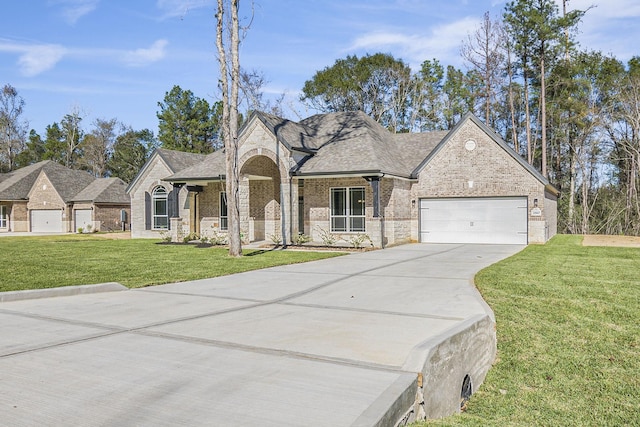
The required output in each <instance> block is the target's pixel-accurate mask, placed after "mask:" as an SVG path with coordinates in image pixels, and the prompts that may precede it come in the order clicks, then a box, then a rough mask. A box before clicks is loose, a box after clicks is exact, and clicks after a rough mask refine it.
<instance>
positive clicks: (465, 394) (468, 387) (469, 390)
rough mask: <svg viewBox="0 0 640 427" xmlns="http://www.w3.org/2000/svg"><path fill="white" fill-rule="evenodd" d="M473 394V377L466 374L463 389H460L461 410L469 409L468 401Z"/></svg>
mask: <svg viewBox="0 0 640 427" xmlns="http://www.w3.org/2000/svg"><path fill="white" fill-rule="evenodd" d="M472 394H473V386H472V384H471V377H470V376H469V375H465V376H464V379H463V380H462V390H461V391H460V411H464V410H465V409H467V402H469V398H470V397H471V395H472Z"/></svg>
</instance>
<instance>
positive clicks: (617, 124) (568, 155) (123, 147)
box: [0, 0, 640, 235]
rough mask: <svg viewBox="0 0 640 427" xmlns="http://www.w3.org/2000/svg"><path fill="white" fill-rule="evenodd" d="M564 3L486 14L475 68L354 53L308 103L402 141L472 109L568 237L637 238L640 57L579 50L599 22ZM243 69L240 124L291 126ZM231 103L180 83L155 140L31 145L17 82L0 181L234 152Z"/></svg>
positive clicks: (9, 97) (106, 135) (103, 128)
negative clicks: (585, 26) (29, 169)
mask: <svg viewBox="0 0 640 427" xmlns="http://www.w3.org/2000/svg"><path fill="white" fill-rule="evenodd" d="M567 3H568V1H567V0H564V1H563V2H562V8H560V7H559V6H558V5H557V4H556V2H555V1H554V0H514V1H511V2H509V3H507V5H506V6H505V9H504V11H503V14H502V16H500V17H491V16H490V15H489V14H488V13H487V14H485V15H484V16H483V19H482V20H481V23H480V25H479V26H478V28H476V29H475V30H474V31H472V32H471V33H469V34H468V35H467V37H466V38H465V39H464V40H463V41H462V43H461V47H460V54H461V56H462V58H463V60H464V63H465V67H464V69H458V68H456V67H454V66H451V65H446V66H445V65H443V64H442V63H441V62H440V61H439V60H438V59H436V58H432V59H427V60H425V61H423V62H422V64H421V65H420V67H419V69H418V70H412V69H411V67H410V66H409V65H408V64H406V63H405V62H404V61H403V60H402V59H399V58H395V57H394V56H393V55H391V54H389V53H375V54H367V55H364V56H362V57H358V56H356V55H350V56H347V57H346V58H342V59H338V60H336V61H335V63H334V64H333V65H331V66H328V67H326V68H324V69H322V70H319V71H318V72H316V73H315V75H314V76H313V77H312V78H311V79H309V80H308V81H306V82H305V84H304V87H303V88H302V95H301V97H300V101H301V102H302V103H303V104H305V105H306V106H307V107H309V108H311V109H314V110H316V111H318V112H335V111H352V110H361V111H363V112H365V113H367V114H369V115H370V116H371V117H373V118H374V119H375V120H377V121H378V122H379V123H381V124H382V125H383V126H385V127H386V128H387V129H389V130H390V131H391V132H425V131H430V130H446V129H451V128H452V127H453V126H454V125H455V124H456V123H457V122H458V121H459V120H460V118H461V117H462V116H463V115H464V114H465V113H466V112H468V111H472V112H473V113H474V114H476V115H477V116H478V117H480V118H482V120H483V121H485V123H486V124H487V125H488V126H489V127H490V128H492V129H494V130H496V131H497V132H498V133H499V134H500V135H501V136H502V137H503V138H504V140H505V141H507V142H508V143H509V144H510V145H511V147H512V148H513V149H514V150H515V151H516V152H517V153H518V154H519V155H521V156H522V157H523V159H525V160H526V161H527V162H529V163H530V164H532V165H533V166H534V167H536V168H537V169H538V170H540V171H541V173H542V174H543V175H544V176H545V177H547V178H548V179H549V180H550V182H551V183H552V184H553V185H555V186H556V187H557V188H558V189H559V190H560V191H561V193H562V196H561V198H560V201H559V229H560V231H561V232H569V233H606V234H629V235H640V200H639V199H638V188H639V187H640V56H637V57H634V58H632V59H631V60H630V61H628V62H627V63H623V62H622V61H620V60H618V59H616V58H615V57H612V56H609V55H606V54H604V53H602V52H598V51H591V50H588V49H583V48H580V47H579V46H578V45H577V44H576V42H575V34H576V31H577V30H578V26H579V24H580V22H581V19H582V18H583V16H584V15H585V13H589V11H581V10H567ZM218 7H219V10H223V9H224V8H223V6H221V5H218ZM236 7H237V4H235V3H234V4H233V5H231V6H230V8H229V9H230V10H231V11H233V10H234V8H236ZM216 16H217V17H218V16H222V14H220V15H216ZM217 21H218V20H217ZM218 47H219V48H220V46H218ZM231 56H232V55H231ZM236 67H237V71H236V75H235V76H233V75H232V73H231V72H230V71H229V70H227V73H228V75H230V76H232V77H234V80H235V81H237V83H238V85H239V93H238V95H237V97H239V98H240V99H239V100H236V101H235V103H236V104H241V105H242V106H243V108H244V111H245V115H244V116H243V115H242V114H238V116H237V117H234V119H233V120H234V123H235V122H237V124H238V125H240V124H241V123H242V121H243V120H244V118H246V117H247V116H248V112H250V111H252V110H263V111H268V112H271V113H274V114H278V115H282V108H281V104H282V101H283V97H281V98H279V99H278V100H276V101H275V103H273V104H271V103H270V102H269V101H266V100H265V99H263V92H262V88H263V86H264V85H265V84H266V83H267V82H266V79H265V77H264V76H263V75H262V74H261V73H260V72H258V71H245V70H242V68H240V64H239V63H238V64H236V65H235V66H234V67H230V69H231V70H235V69H236ZM221 72H222V71H221ZM223 101H224V97H223ZM223 101H220V102H214V103H213V104H209V103H208V102H207V101H206V100H205V99H202V98H198V97H196V96H195V95H194V94H193V93H192V92H191V91H189V90H183V89H182V88H180V87H179V86H174V87H173V88H172V89H171V90H170V91H168V92H166V93H165V98H164V100H163V101H162V102H159V103H158V107H159V111H158V112H157V117H158V120H159V126H158V137H157V139H156V138H154V135H153V132H151V131H150V130H147V129H145V130H141V131H135V130H133V129H131V128H130V127H127V126H123V125H122V124H121V123H119V122H118V121H116V120H115V119H111V120H102V119H99V120H95V121H94V122H93V123H92V128H91V129H90V130H89V131H88V132H85V131H84V130H83V129H82V126H81V123H82V116H81V115H80V114H79V113H78V112H77V111H74V112H72V113H70V114H67V115H65V117H64V118H63V119H62V120H61V121H60V122H59V123H53V124H52V125H50V126H47V129H46V131H45V135H44V137H41V136H40V135H38V134H37V133H35V131H33V130H32V131H31V132H30V133H29V135H28V136H27V135H26V129H27V125H26V124H25V123H24V122H23V121H21V120H20V116H21V114H22V109H23V107H24V101H23V100H22V99H21V98H20V96H19V95H18V94H17V91H16V90H15V89H14V88H12V87H11V86H9V85H6V86H5V87H4V89H3V91H2V93H1V94H0V170H1V171H7V170H12V169H15V168H17V167H21V166H24V165H26V164H30V163H33V162H35V161H38V160H39V159H46V158H50V159H53V160H56V161H58V162H60V163H62V164H66V165H67V166H70V167H76V168H82V169H86V170H89V171H90V172H91V173H93V174H94V175H96V176H119V177H121V178H123V179H124V180H125V181H130V180H131V179H132V178H133V176H135V173H137V171H138V170H139V169H140V167H141V166H142V165H143V164H144V161H146V158H147V157H148V155H149V153H150V152H151V151H152V150H153V148H155V147H157V146H162V147H165V148H170V149H176V150H182V151H190V152H200V153H208V152H211V151H213V150H215V149H219V148H221V147H222V146H224V144H223V142H222V141H223V136H224V132H222V130H221V129H222V128H223V123H224V122H225V120H226V123H227V126H228V121H229V117H226V118H225V111H226V110H225V108H223V103H224V102H223ZM227 145H228V144H227Z"/></svg>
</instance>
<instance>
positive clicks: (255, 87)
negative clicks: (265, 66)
mask: <svg viewBox="0 0 640 427" xmlns="http://www.w3.org/2000/svg"><path fill="white" fill-rule="evenodd" d="M268 83H269V81H268V80H267V78H266V77H265V75H264V73H263V72H262V71H258V70H251V71H246V70H240V92H241V94H242V95H243V96H242V101H241V102H240V103H241V104H244V106H245V109H246V112H247V113H250V112H252V111H264V112H267V113H271V114H275V115H276V116H282V115H283V111H282V103H283V101H284V97H285V94H284V93H282V94H280V95H279V96H278V97H277V98H276V99H275V100H273V103H272V100H270V99H265V96H264V88H265V86H266V85H267V84H268Z"/></svg>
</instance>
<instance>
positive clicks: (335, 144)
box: [162, 111, 447, 182]
mask: <svg viewBox="0 0 640 427" xmlns="http://www.w3.org/2000/svg"><path fill="white" fill-rule="evenodd" d="M254 117H255V118H257V119H258V120H260V121H261V122H262V123H263V124H264V125H265V126H266V127H267V128H268V129H269V130H270V131H271V132H272V133H273V134H274V135H275V136H276V138H277V139H278V140H279V141H280V142H282V143H283V144H284V145H285V146H286V147H288V148H289V149H291V150H297V151H302V152H305V153H307V157H306V158H305V159H304V160H303V161H301V162H300V164H299V165H297V166H296V167H294V169H293V173H294V174H297V175H302V176H303V175H307V176H308V175H332V174H335V175H337V174H367V173H370V174H380V173H383V174H389V175H394V176H401V177H406V178H409V177H411V176H412V173H413V172H414V170H415V169H416V168H417V167H418V166H419V165H420V163H421V162H422V160H424V159H425V158H426V157H427V156H428V155H429V153H430V152H431V151H432V150H433V149H434V148H435V147H436V146H437V144H438V143H439V142H440V141H442V139H443V138H444V137H445V136H446V134H447V132H446V131H444V132H426V133H413V134H394V133H391V132H389V131H388V130H387V129H385V128H384V127H382V126H381V125H380V124H379V123H377V122H376V121H375V120H373V119H372V118H371V117H369V116H368V115H366V114H365V113H363V112H361V111H353V112H339V113H328V114H317V115H315V116H311V117H309V118H307V119H304V120H302V121H301V122H299V123H296V122H293V121H291V120H288V119H283V118H281V117H277V116H274V115H272V114H267V113H262V112H255V113H254ZM250 122H251V119H250V120H249V123H250ZM244 129H246V127H245V128H243V130H244ZM243 130H242V131H243ZM242 131H241V132H242ZM177 153H178V152H171V151H169V150H163V152H162V154H163V158H165V157H169V156H170V155H173V154H177ZM181 154H184V153H181ZM224 175H225V159H224V153H223V152H222V151H220V152H215V153H213V154H210V155H208V156H207V158H206V159H205V160H203V161H201V162H199V163H196V164H193V165H190V166H189V167H187V168H184V169H181V170H179V171H178V172H176V173H175V174H173V175H171V176H169V177H167V178H165V180H167V181H170V182H182V181H194V180H198V179H200V180H211V179H219V178H221V177H224Z"/></svg>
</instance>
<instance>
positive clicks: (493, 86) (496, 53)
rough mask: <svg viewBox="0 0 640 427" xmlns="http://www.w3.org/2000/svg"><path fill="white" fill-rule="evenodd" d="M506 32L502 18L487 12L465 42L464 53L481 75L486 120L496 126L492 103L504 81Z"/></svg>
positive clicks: (463, 55)
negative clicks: (497, 18)
mask: <svg viewBox="0 0 640 427" xmlns="http://www.w3.org/2000/svg"><path fill="white" fill-rule="evenodd" d="M505 38H506V37H505V33H504V30H503V28H502V24H501V23H500V21H493V20H491V16H490V15H489V12H486V13H485V14H484V18H483V20H482V22H481V23H480V27H478V29H476V31H474V32H473V34H469V35H467V40H466V42H464V43H463V44H462V48H461V51H462V57H463V58H464V59H465V61H466V62H467V63H468V64H470V65H471V69H473V70H475V71H476V72H477V73H478V75H479V76H480V77H481V78H482V85H483V88H482V93H481V95H480V96H481V97H482V99H483V104H484V106H483V109H484V117H485V123H486V124H487V125H489V126H492V127H495V123H494V117H493V111H494V109H493V108H492V107H493V104H494V103H495V102H497V101H496V98H497V95H498V89H499V88H500V87H501V86H502V84H503V80H504V79H503V63H504V57H505V54H504V45H505Z"/></svg>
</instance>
